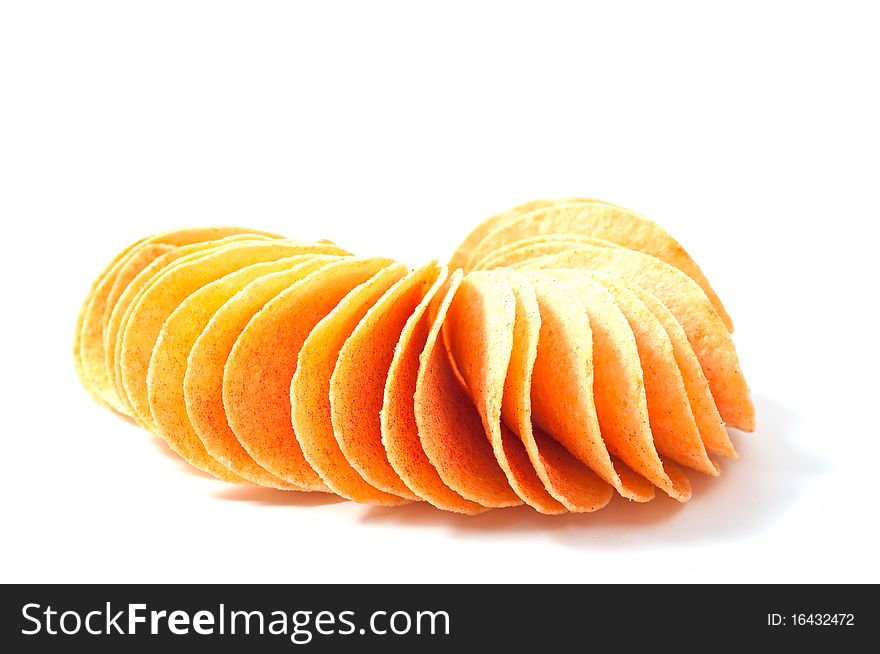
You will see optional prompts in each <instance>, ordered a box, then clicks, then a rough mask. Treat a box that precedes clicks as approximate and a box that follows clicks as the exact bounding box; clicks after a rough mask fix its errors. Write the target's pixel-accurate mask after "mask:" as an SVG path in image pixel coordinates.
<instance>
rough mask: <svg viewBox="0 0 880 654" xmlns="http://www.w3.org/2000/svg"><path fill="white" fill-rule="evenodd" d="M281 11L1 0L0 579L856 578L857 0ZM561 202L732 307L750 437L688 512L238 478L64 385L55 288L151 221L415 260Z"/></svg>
mask: <svg viewBox="0 0 880 654" xmlns="http://www.w3.org/2000/svg"><path fill="white" fill-rule="evenodd" d="M305 4H306V3H289V2H279V3H271V2H265V3H253V2H246V3H245V2H242V3H240V4H232V3H226V2H208V3H202V4H198V3H187V2H179V1H174V2H167V3H166V2H150V3H136V4H135V3H120V2H107V3H89V2H86V3H72V2H61V3H57V4H49V3H44V2H9V3H4V4H3V5H2V9H0V219H2V232H0V234H2V243H3V252H2V257H0V266H2V283H3V292H2V322H0V330H2V332H0V336H2V340H0V343H2V345H0V347H2V353H3V357H2V364H0V402H2V410H0V430H2V444H3V447H2V456H3V475H2V478H0V483H2V487H0V498H2V499H0V502H2V525H3V526H2V531H3V536H2V538H0V552H2V556H0V580H2V581H4V582H7V581H31V582H36V581H111V582H135V581H156V582H158V581H278V582H282V581H283V582H297V581H312V582H341V581H404V582H428V581H444V582H453V581H554V582H555V581H581V582H584V581H611V582H617V581H620V582H634V581H699V582H703V581H705V582H717V581H734V582H745V581H755V582H760V581H768V582H781V581H845V582H856V581H872V582H878V581H880V574H878V571H880V566H878V559H877V550H878V546H880V542H878V534H877V516H878V511H877V506H878V500H877V493H876V489H877V473H876V471H877V467H878V464H880V449H878V440H880V439H878V437H880V433H878V432H880V430H878V419H877V407H878V405H880V399H878V391H880V384H878V378H877V364H878V356H877V352H878V345H877V343H878V325H877V320H876V315H877V311H876V305H877V288H876V286H877V279H878V275H877V271H876V263H875V262H876V259H877V254H876V250H877V239H876V236H877V231H878V230H877V223H878V219H880V200H878V182H880V154H878V153H880V128H878V116H880V98H878V78H877V63H878V61H880V47H878V39H877V25H878V21H877V17H876V16H875V15H872V12H871V6H872V4H873V3H868V2H866V3H863V4H858V3H848V2H827V3H810V2H793V3H783V2H758V3H743V2H739V3H729V4H728V8H727V9H720V8H718V7H717V6H715V5H716V3H700V2H694V3H688V4H682V3H648V2H646V3H639V4H634V3H628V2H617V3H603V6H591V5H590V4H588V3H584V2H581V3H572V4H561V3H553V2H547V1H542V2H534V3H530V4H517V3H499V4H497V5H496V4H489V3H480V2H462V3H457V2H452V3H450V2H447V3H436V6H435V8H434V9H433V10H429V9H427V8H425V7H424V3H403V2H401V3H394V4H392V3H377V2H371V3H355V2H351V3H333V2H324V3H310V4H311V5H312V7H311V8H307V7H305V6H304V5H305ZM417 6H418V8H417ZM570 195H586V196H592V197H598V198H602V199H607V200H609V201H612V202H616V203H619V204H623V205H626V206H630V207H633V208H635V209H637V210H639V211H641V212H643V213H645V214H647V215H648V216H650V217H652V218H654V219H655V220H656V221H658V222H659V223H660V224H661V225H663V226H664V227H666V228H667V229H668V230H669V231H671V232H672V234H673V235H675V236H676V237H678V238H679V240H680V241H681V242H682V243H683V244H684V245H685V247H687V248H688V250H689V251H690V252H691V254H692V255H694V257H695V258H696V260H697V261H698V262H699V263H700V264H701V266H702V267H703V270H704V271H705V272H706V273H707V274H708V276H709V278H710V279H711V280H712V282H713V285H714V286H715V288H716V290H717V291H718V292H719V293H720V295H721V296H722V297H723V298H724V301H725V304H726V305H727V308H728V309H729V310H730V312H731V313H732V315H733V316H734V320H735V322H736V333H735V342H736V344H737V347H738V349H739V352H740V356H741V360H742V364H743V369H744V370H745V373H746V376H747V379H748V380H749V382H750V385H751V387H752V389H753V395H754V399H755V402H756V405H757V411H758V423H759V428H758V431H757V432H756V433H755V434H753V435H745V434H739V433H734V435H733V438H734V440H735V443H736V445H737V447H738V448H739V450H740V452H741V455H742V456H741V459H740V460H739V461H736V462H732V463H727V464H725V465H724V471H723V474H722V476H721V477H720V478H718V479H702V478H696V477H695V478H694V483H693V485H694V498H693V500H692V501H691V502H690V503H688V504H686V505H684V506H679V505H677V504H676V503H674V502H672V501H671V500H668V499H665V498H658V500H657V501H655V502H653V503H652V504H649V505H644V506H639V505H627V504H626V503H624V502H622V501H616V502H614V503H613V504H612V506H610V507H609V508H607V509H605V510H603V511H600V512H599V513H596V514H593V515H577V516H566V517H556V518H553V517H541V516H538V515H536V514H534V513H533V512H532V511H531V510H530V509H527V508H521V509H512V510H504V511H495V512H490V513H489V514H486V515H483V516H479V517H475V518H466V517H459V516H455V515H447V514H444V513H441V512H439V511H435V510H433V509H430V508H429V507H426V506H410V507H405V508H396V509H384V508H371V507H368V506H359V505H355V504H351V503H345V502H338V501H336V500H334V499H333V498H331V497H328V496H324V495H292V494H284V493H280V492H274V491H269V490H261V489H256V488H247V487H241V488H239V487H233V486H229V485H224V484H223V483H221V482H217V481H213V480H211V479H208V478H206V477H204V476H203V475H201V474H197V473H194V472H191V471H189V470H188V469H187V467H186V466H185V465H184V464H182V463H180V462H178V461H177V460H175V457H174V455H173V454H171V453H170V452H169V451H168V450H167V449H166V448H165V446H164V445H163V444H162V443H161V442H160V441H158V440H157V439H155V438H153V437H151V436H149V435H147V434H146V433H144V432H142V431H140V430H139V429H137V428H135V427H133V426H131V425H129V424H127V423H125V422H123V421H122V420H120V419H118V418H116V417H114V415H112V414H111V413H109V412H107V411H105V410H103V409H101V408H99V407H98V406H97V405H95V404H94V403H92V402H91V400H90V399H89V397H88V395H87V394H86V393H85V392H84V391H83V390H82V389H81V388H79V385H78V383H77V380H76V377H75V374H74V370H73V364H72V359H71V347H72V332H73V325H74V320H75V317H76V313H77V310H78V308H79V303H80V302H81V300H82V297H83V296H84V294H85V292H86V290H87V288H88V286H89V284H90V282H91V280H92V278H93V276H94V275H96V274H97V273H98V271H99V270H100V269H101V268H102V267H103V266H104V264H105V262H106V261H107V260H109V259H110V257H112V256H113V255H114V254H115V253H116V252H117V251H118V250H119V249H121V248H122V247H124V246H125V245H127V244H128V243H129V242H131V241H133V240H135V239H136V238H139V237H141V236H143V235H145V234H148V233H152V232H156V231H159V230H164V229H168V228H174V227H181V226H188V225H194V224H246V225H250V226H254V227H259V228H263V229H268V230H274V231H280V232H282V233H285V234H288V235H290V236H291V237H295V238H308V239H312V238H321V237H327V238H331V239H334V240H336V241H337V242H339V243H340V244H341V245H343V246H345V247H348V248H349V249H352V250H354V251H355V252H357V253H359V254H387V255H391V256H396V257H399V258H401V259H403V260H405V261H406V262H408V263H410V264H416V263H419V262H423V261H425V260H427V259H428V258H432V257H446V256H448V254H449V253H450V252H451V250H452V248H453V247H454V246H455V245H456V244H457V243H458V241H459V240H460V239H461V238H462V237H463V236H464V235H465V234H466V233H467V232H468V231H469V230H470V228H471V227H472V226H473V225H475V224H476V223H477V222H479V221H480V220H482V219H483V218H485V217H487V216H489V215H490V214H492V213H495V212H497V211H501V210H503V209H506V208H508V207H509V206H512V205H514V204H516V203H518V202H520V201H523V200H528V199H533V198H538V197H555V196H570Z"/></svg>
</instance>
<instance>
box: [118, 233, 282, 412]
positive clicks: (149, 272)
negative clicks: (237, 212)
mask: <svg viewBox="0 0 880 654" xmlns="http://www.w3.org/2000/svg"><path fill="white" fill-rule="evenodd" d="M254 240H270V239H269V238H268V237H265V236H261V235H258V234H257V235H252V234H247V233H245V234H241V233H235V234H232V235H230V236H223V237H221V238H218V239H214V240H209V241H198V242H195V243H189V244H186V245H181V246H179V247H174V248H172V249H170V250H164V251H163V253H161V254H159V256H157V257H156V258H155V259H152V260H149V261H144V267H143V268H142V269H140V270H139V271H138V272H136V273H134V276H133V277H132V278H131V281H130V282H129V283H128V285H127V286H126V287H125V289H124V290H122V292H121V293H120V294H119V297H118V298H117V300H116V302H115V304H114V305H113V308H112V309H110V307H109V306H108V309H110V311H109V315H108V316H107V318H106V321H105V322H106V325H105V327H104V348H103V351H104V370H105V373H106V378H107V382H108V384H109V390H108V394H109V395H110V398H111V400H110V401H111V402H112V403H113V404H114V406H115V407H117V409H118V410H119V411H120V412H122V413H124V414H125V415H127V416H129V417H134V410H133V409H132V407H131V402H130V401H129V399H128V396H127V395H126V393H125V389H124V388H123V385H122V369H121V367H120V365H119V362H120V358H121V356H122V336H123V334H124V333H125V328H126V327H127V325H128V320H129V318H130V316H131V310H132V308H133V306H134V305H136V304H137V301H138V300H139V299H140V296H141V295H142V294H143V292H144V289H145V288H147V287H148V286H149V285H150V284H151V283H152V281H153V280H154V279H155V278H156V277H157V276H158V275H159V274H161V273H162V272H163V271H164V270H165V269H166V268H167V267H169V266H171V265H172V264H174V263H175V262H176V261H178V260H180V259H186V258H192V257H196V256H199V255H200V254H201V253H204V252H209V251H211V250H213V249H216V248H218V247H222V246H223V245H227V244H229V243H236V242H239V241H254Z"/></svg>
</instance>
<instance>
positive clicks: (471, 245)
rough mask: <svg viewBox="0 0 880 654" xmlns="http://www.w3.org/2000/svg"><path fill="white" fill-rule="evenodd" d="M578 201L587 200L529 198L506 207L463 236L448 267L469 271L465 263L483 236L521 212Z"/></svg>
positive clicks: (521, 213) (516, 216)
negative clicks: (465, 236) (510, 207)
mask: <svg viewBox="0 0 880 654" xmlns="http://www.w3.org/2000/svg"><path fill="white" fill-rule="evenodd" d="M580 201H584V202H588V201H589V200H584V199H583V198H564V199H557V200H531V201H530V202H523V203H522V204H518V205H517V206H515V207H513V208H512V209H508V210H507V211H505V212H503V213H499V214H496V215H494V216H492V217H491V218H487V219H486V220H484V221H483V222H481V223H480V224H479V225H477V226H476V227H475V228H474V229H473V230H472V231H471V233H470V234H468V235H467V238H465V239H464V241H462V242H461V244H460V245H459V246H458V247H457V248H456V249H455V252H453V253H452V257H450V259H449V269H450V270H453V271H454V270H456V269H457V268H464V269H465V272H470V270H471V269H470V268H468V267H467V264H468V260H469V259H470V258H471V254H472V253H473V251H474V250H475V249H476V247H477V246H478V245H479V244H480V242H481V241H482V240H483V239H484V238H486V236H488V235H489V234H490V233H491V232H493V231H494V230H495V229H497V228H498V227H500V226H501V225H505V224H507V223H508V222H510V221H511V220H513V219H515V218H518V217H519V216H522V215H523V214H527V213H531V212H532V211H536V210H538V209H543V208H545V207H552V206H553V205H556V204H568V203H569V202H580ZM597 202H598V200H597Z"/></svg>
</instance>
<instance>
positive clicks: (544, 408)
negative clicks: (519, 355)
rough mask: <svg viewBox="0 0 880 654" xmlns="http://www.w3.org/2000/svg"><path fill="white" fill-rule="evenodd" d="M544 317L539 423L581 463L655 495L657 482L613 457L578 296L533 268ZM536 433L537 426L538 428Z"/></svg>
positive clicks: (537, 372)
mask: <svg viewBox="0 0 880 654" xmlns="http://www.w3.org/2000/svg"><path fill="white" fill-rule="evenodd" d="M527 279H528V280H529V282H530V283H531V285H532V288H533V290H534V291H535V298H536V300H537V302H538V310H539V314H540V317H541V325H540V332H539V336H538V351H537V353H536V357H535V362H534V366H533V371H532V380H531V383H532V393H531V411H532V418H533V422H534V424H535V426H536V427H537V428H540V430H541V431H542V432H546V433H548V434H550V435H551V436H552V437H553V438H554V439H555V440H557V441H558V442H559V443H561V444H562V445H563V446H564V447H565V449H566V450H568V451H569V452H571V454H572V455H573V456H574V457H575V458H576V459H578V460H579V461H580V462H581V463H583V464H584V465H586V466H588V467H589V468H590V469H592V470H593V471H594V472H595V473H596V474H597V475H598V476H599V477H600V478H601V479H603V480H605V481H606V482H607V483H609V484H611V486H613V487H614V489H615V490H616V491H617V492H618V493H619V494H620V495H621V496H623V497H625V498H627V499H630V500H633V501H635V502H648V501H650V500H652V499H653V498H654V486H653V484H651V483H650V482H649V481H648V480H647V479H645V478H644V477H642V476H640V475H638V474H636V473H635V472H633V471H632V470H630V469H629V468H628V467H627V466H626V465H624V464H622V463H620V462H619V461H618V462H615V461H613V460H612V458H611V455H610V454H609V452H608V448H607V446H606V444H605V441H604V440H603V439H602V434H601V430H600V428H599V418H598V416H597V414H596V403H595V398H594V394H593V384H594V379H593V378H594V373H593V369H594V365H593V335H592V331H591V329H590V321H589V318H588V317H587V312H586V309H585V307H584V306H583V304H581V303H580V301H579V300H578V298H577V296H575V295H574V294H572V293H571V292H569V291H567V290H566V288H565V286H563V285H562V284H561V283H560V282H559V281H557V280H555V279H554V278H552V277H550V276H548V275H544V274H540V273H530V274H528V275H527ZM535 432H536V435H537V434H538V429H536V430H535Z"/></svg>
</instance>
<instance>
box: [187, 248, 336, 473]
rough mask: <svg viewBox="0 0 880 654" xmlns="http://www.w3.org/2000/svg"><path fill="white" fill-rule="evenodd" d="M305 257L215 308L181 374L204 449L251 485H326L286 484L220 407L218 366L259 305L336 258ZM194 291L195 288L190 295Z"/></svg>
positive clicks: (220, 282)
mask: <svg viewBox="0 0 880 654" xmlns="http://www.w3.org/2000/svg"><path fill="white" fill-rule="evenodd" d="M305 256H307V257H308V258H307V260H306V261H305V262H303V263H299V264H296V265H294V266H293V267H291V268H290V269H289V270H281V271H279V272H275V273H269V274H266V275H263V276H262V277H259V278H257V279H255V280H253V281H252V282H250V283H248V284H247V285H245V286H244V287H243V288H241V290H239V291H238V292H236V293H235V294H234V295H232V297H230V299H229V300H227V301H226V302H225V303H224V304H223V305H222V306H221V307H220V308H219V309H217V311H216V312H215V313H214V315H213V316H211V317H210V319H209V320H208V323H207V325H205V327H204V329H203V330H202V332H201V333H200V334H199V336H198V338H197V339H196V341H195V343H194V344H193V346H192V349H191V350H190V352H189V356H188V358H187V365H186V374H185V376H184V379H183V394H184V401H185V405H186V407H185V408H186V413H187V416H188V417H189V420H190V423H191V425H192V428H193V431H194V432H195V434H196V436H197V437H198V438H199V440H200V441H201V442H202V445H203V446H204V447H205V450H207V452H208V453H209V454H210V455H211V456H212V457H213V458H214V459H216V460H217V461H219V462H220V463H222V464H223V465H224V466H226V467H227V468H228V469H229V470H231V471H232V472H233V473H235V474H236V475H237V476H239V477H242V478H244V479H247V480H248V481H250V482H251V483H253V484H257V485H260V486H269V487H272V488H278V489H284V490H326V487H324V486H323V484H319V485H316V486H315V487H311V488H303V487H301V486H297V485H294V484H291V483H290V482H287V481H285V480H283V479H281V478H280V477H278V476H276V475H273V474H272V473H271V472H269V471H268V470H266V469H265V468H263V467H262V466H260V464H258V463H257V462H256V461H254V459H253V458H252V457H251V455H250V454H248V452H247V450H245V449H244V448H243V447H242V446H241V443H239V441H238V438H236V436H235V434H234V433H233V431H232V429H231V428H230V427H229V423H228V422H227V418H226V408H225V407H224V406H223V370H224V368H225V367H226V362H227V360H228V359H229V355H230V353H231V352H232V348H233V346H234V345H235V342H236V341H237V340H238V337H239V335H240V334H241V332H242V331H244V328H245V327H246V326H247V324H248V323H249V322H250V320H251V319H252V318H253V317H254V315H255V314H256V313H257V312H258V311H260V309H262V308H263V307H264V306H265V305H266V304H267V303H268V302H269V301H270V300H271V299H273V298H274V297H276V296H277V295H278V294H280V293H281V292H282V291H284V290H285V289H287V288H290V287H291V286H293V285H294V284H295V283H296V282H298V281H300V280H302V279H303V278H305V277H306V276H307V275H309V274H311V273H312V272H314V271H315V270H317V269H318V268H321V267H322V266H325V265H327V264H328V263H332V262H334V261H338V260H339V257H337V256H331V255H305ZM297 258H299V257H297ZM256 265H259V266H267V265H268V266H272V265H274V264H273V263H268V264H265V263H264V264H256ZM232 274H233V275H236V274H238V273H232ZM229 278H230V275H227V276H226V277H224V278H221V279H219V280H217V281H216V282H214V283H213V284H216V285H220V286H221V287H222V288H225V287H228V286H229V285H230V280H229ZM236 285H237V284H233V285H232V286H233V288H232V289H230V290H234V286H236ZM205 288H207V287H205ZM198 293H201V290H200V291H197V292H196V293H195V294H193V295H197V294H198ZM190 297H193V296H190Z"/></svg>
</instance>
